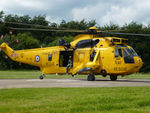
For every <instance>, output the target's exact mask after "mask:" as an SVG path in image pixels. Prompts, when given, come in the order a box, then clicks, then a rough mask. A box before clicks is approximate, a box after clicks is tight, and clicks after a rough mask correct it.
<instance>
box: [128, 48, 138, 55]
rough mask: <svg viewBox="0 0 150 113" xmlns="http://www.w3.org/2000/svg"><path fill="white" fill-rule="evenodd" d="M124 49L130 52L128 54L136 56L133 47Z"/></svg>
mask: <svg viewBox="0 0 150 113" xmlns="http://www.w3.org/2000/svg"><path fill="white" fill-rule="evenodd" d="M126 50H127V51H128V53H129V54H130V56H132V57H133V56H138V55H137V53H136V52H135V51H134V49H133V48H126Z"/></svg>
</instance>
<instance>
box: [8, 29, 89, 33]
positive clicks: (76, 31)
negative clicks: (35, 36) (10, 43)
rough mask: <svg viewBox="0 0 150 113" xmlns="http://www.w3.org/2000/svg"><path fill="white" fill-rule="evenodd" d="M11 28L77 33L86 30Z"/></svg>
mask: <svg viewBox="0 0 150 113" xmlns="http://www.w3.org/2000/svg"><path fill="white" fill-rule="evenodd" d="M10 29H11V30H21V31H47V32H50V31H58V32H75V33H84V32H86V30H67V29H66V30H60V29H34V28H10Z"/></svg>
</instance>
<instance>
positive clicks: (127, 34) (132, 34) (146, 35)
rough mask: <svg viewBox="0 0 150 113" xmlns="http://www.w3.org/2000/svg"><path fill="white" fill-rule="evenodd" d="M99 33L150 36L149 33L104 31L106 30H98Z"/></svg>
mask: <svg viewBox="0 0 150 113" xmlns="http://www.w3.org/2000/svg"><path fill="white" fill-rule="evenodd" d="M100 33H105V34H114V35H128V36H147V37H150V34H135V33H117V32H106V31H100Z"/></svg>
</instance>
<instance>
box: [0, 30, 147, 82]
mask: <svg viewBox="0 0 150 113" xmlns="http://www.w3.org/2000/svg"><path fill="white" fill-rule="evenodd" d="M17 29H21V30H26V29H25V28H13V30H17ZM32 30H33V29H32ZM52 31H55V30H52ZM67 32H68V31H67ZM71 32H72V31H71ZM77 32H84V34H79V35H77V36H75V37H74V40H73V41H72V42H70V43H66V42H65V40H63V39H60V40H59V43H58V46H55V47H46V48H36V49H25V50H17V51H15V50H13V49H12V48H10V47H9V46H8V44H7V43H5V42H4V43H2V44H1V45H0V48H1V50H2V51H4V52H5V53H6V54H7V55H8V57H10V58H11V59H12V60H13V61H16V62H19V63H25V64H30V65H33V66H37V67H40V70H41V72H42V75H41V76H40V79H43V78H44V77H45V75H46V74H66V72H67V73H68V74H71V75H72V76H74V75H77V74H88V77H87V80H88V81H94V80H95V75H102V76H103V77H106V76H107V75H109V76H110V79H111V80H112V81H115V80H117V76H119V75H121V76H125V75H129V74H132V73H136V72H137V71H138V70H139V69H140V68H141V67H142V64H143V62H142V59H141V58H140V57H139V56H138V55H137V53H136V52H135V51H134V49H133V48H132V47H131V46H129V45H128V44H127V42H128V40H127V39H124V38H117V37H99V35H98V34H99V33H103V32H105V31H100V30H98V29H97V28H96V27H90V28H89V30H79V31H77ZM109 33H110V34H113V32H109ZM114 34H117V33H114ZM118 34H123V33H118ZM125 34H126V35H139V36H143V35H144V34H132V33H125ZM145 35H146V36H149V35H148V34H145ZM68 61H70V63H68Z"/></svg>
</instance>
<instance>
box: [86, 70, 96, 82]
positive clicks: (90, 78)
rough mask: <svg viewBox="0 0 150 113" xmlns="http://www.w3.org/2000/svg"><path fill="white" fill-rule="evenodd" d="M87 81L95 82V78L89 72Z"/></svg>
mask: <svg viewBox="0 0 150 113" xmlns="http://www.w3.org/2000/svg"><path fill="white" fill-rule="evenodd" d="M87 80H88V81H94V80H95V76H94V74H93V72H90V74H89V75H88V78H87Z"/></svg>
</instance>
